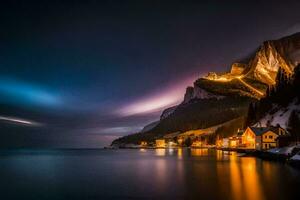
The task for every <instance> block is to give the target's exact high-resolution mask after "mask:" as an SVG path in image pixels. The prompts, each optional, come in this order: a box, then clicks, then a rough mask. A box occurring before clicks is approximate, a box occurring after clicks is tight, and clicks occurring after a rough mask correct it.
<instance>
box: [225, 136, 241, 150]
mask: <svg viewBox="0 0 300 200" xmlns="http://www.w3.org/2000/svg"><path fill="white" fill-rule="evenodd" d="M241 141H242V138H241V137H230V138H229V142H228V143H229V147H230V148H237V147H239V145H240V143H241Z"/></svg>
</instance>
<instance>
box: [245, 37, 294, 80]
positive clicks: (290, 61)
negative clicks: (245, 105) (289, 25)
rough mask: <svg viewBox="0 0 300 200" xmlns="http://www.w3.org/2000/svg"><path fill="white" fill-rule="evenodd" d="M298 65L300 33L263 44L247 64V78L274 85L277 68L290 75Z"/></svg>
mask: <svg viewBox="0 0 300 200" xmlns="http://www.w3.org/2000/svg"><path fill="white" fill-rule="evenodd" d="M299 63H300V33H296V34H294V35H291V36H288V37H284V38H281V39H279V40H271V41H266V42H264V43H263V44H262V45H261V47H260V49H259V50H258V51H257V53H256V55H255V57H254V58H252V59H251V61H250V62H249V63H248V68H247V69H246V70H247V71H246V73H247V76H248V77H251V78H254V79H256V80H259V81H261V82H263V83H267V84H275V78H276V74H277V71H278V69H279V67H282V68H283V69H284V70H285V71H286V72H287V73H289V74H292V72H293V70H294V68H295V66H296V65H297V64H299Z"/></svg>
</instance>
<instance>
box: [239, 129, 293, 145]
mask: <svg viewBox="0 0 300 200" xmlns="http://www.w3.org/2000/svg"><path fill="white" fill-rule="evenodd" d="M286 134H287V133H286V131H285V130H284V129H283V128H281V127H248V128H247V129H246V130H245V132H244V133H243V134H242V135H241V138H242V139H241V144H240V145H239V147H242V148H246V149H256V150H266V149H270V148H275V147H277V140H276V139H277V138H278V137H279V136H285V135H286Z"/></svg>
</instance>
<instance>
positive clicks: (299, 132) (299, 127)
mask: <svg viewBox="0 0 300 200" xmlns="http://www.w3.org/2000/svg"><path fill="white" fill-rule="evenodd" d="M288 131H289V132H290V134H291V136H292V137H293V138H294V140H295V141H296V143H297V144H298V142H299V139H300V118H299V115H298V113H297V112H296V111H295V110H293V112H292V113H291V115H290V118H289V121H288Z"/></svg>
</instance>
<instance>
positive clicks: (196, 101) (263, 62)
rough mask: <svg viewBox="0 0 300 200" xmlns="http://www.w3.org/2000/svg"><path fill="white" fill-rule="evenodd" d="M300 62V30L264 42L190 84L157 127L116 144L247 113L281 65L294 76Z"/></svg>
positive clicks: (261, 95) (206, 124)
mask: <svg viewBox="0 0 300 200" xmlns="http://www.w3.org/2000/svg"><path fill="white" fill-rule="evenodd" d="M243 62H244V63H243ZM299 63H300V33H296V34H294V35H291V36H287V37H284V38H281V39H278V40H270V41H266V42H263V44H262V45H261V46H260V47H259V48H258V49H257V51H256V52H255V53H254V54H253V56H251V57H249V58H247V59H242V60H241V61H239V62H234V63H233V64H232V66H231V68H230V70H229V72H225V73H216V72H210V73H208V75H207V76H205V77H201V78H199V79H197V80H196V81H195V82H194V85H193V86H192V87H191V86H190V87H187V89H186V93H185V95H184V100H183V102H182V103H181V104H180V105H178V106H175V107H171V108H168V109H166V110H165V111H163V113H162V115H161V118H160V121H159V123H157V124H156V125H155V126H153V128H151V129H150V130H149V129H147V131H143V132H142V133H137V134H134V135H130V136H126V137H123V138H119V139H117V140H115V141H114V142H113V144H118V143H137V142H138V141H140V140H154V139H155V138H159V137H161V136H163V135H165V134H169V133H172V132H178V131H179V132H183V131H187V130H193V129H204V128H207V127H210V126H215V125H218V124H221V123H225V122H227V121H230V120H233V119H235V118H241V117H245V116H247V112H248V106H249V104H250V103H254V102H256V101H257V100H259V99H261V98H264V97H265V93H266V92H267V91H268V88H269V87H270V86H274V85H275V84H276V76H277V74H278V71H279V69H283V70H284V71H285V73H286V74H287V75H289V76H290V75H292V74H293V71H294V69H295V66H296V65H297V64H299ZM240 128H242V127H240Z"/></svg>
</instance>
